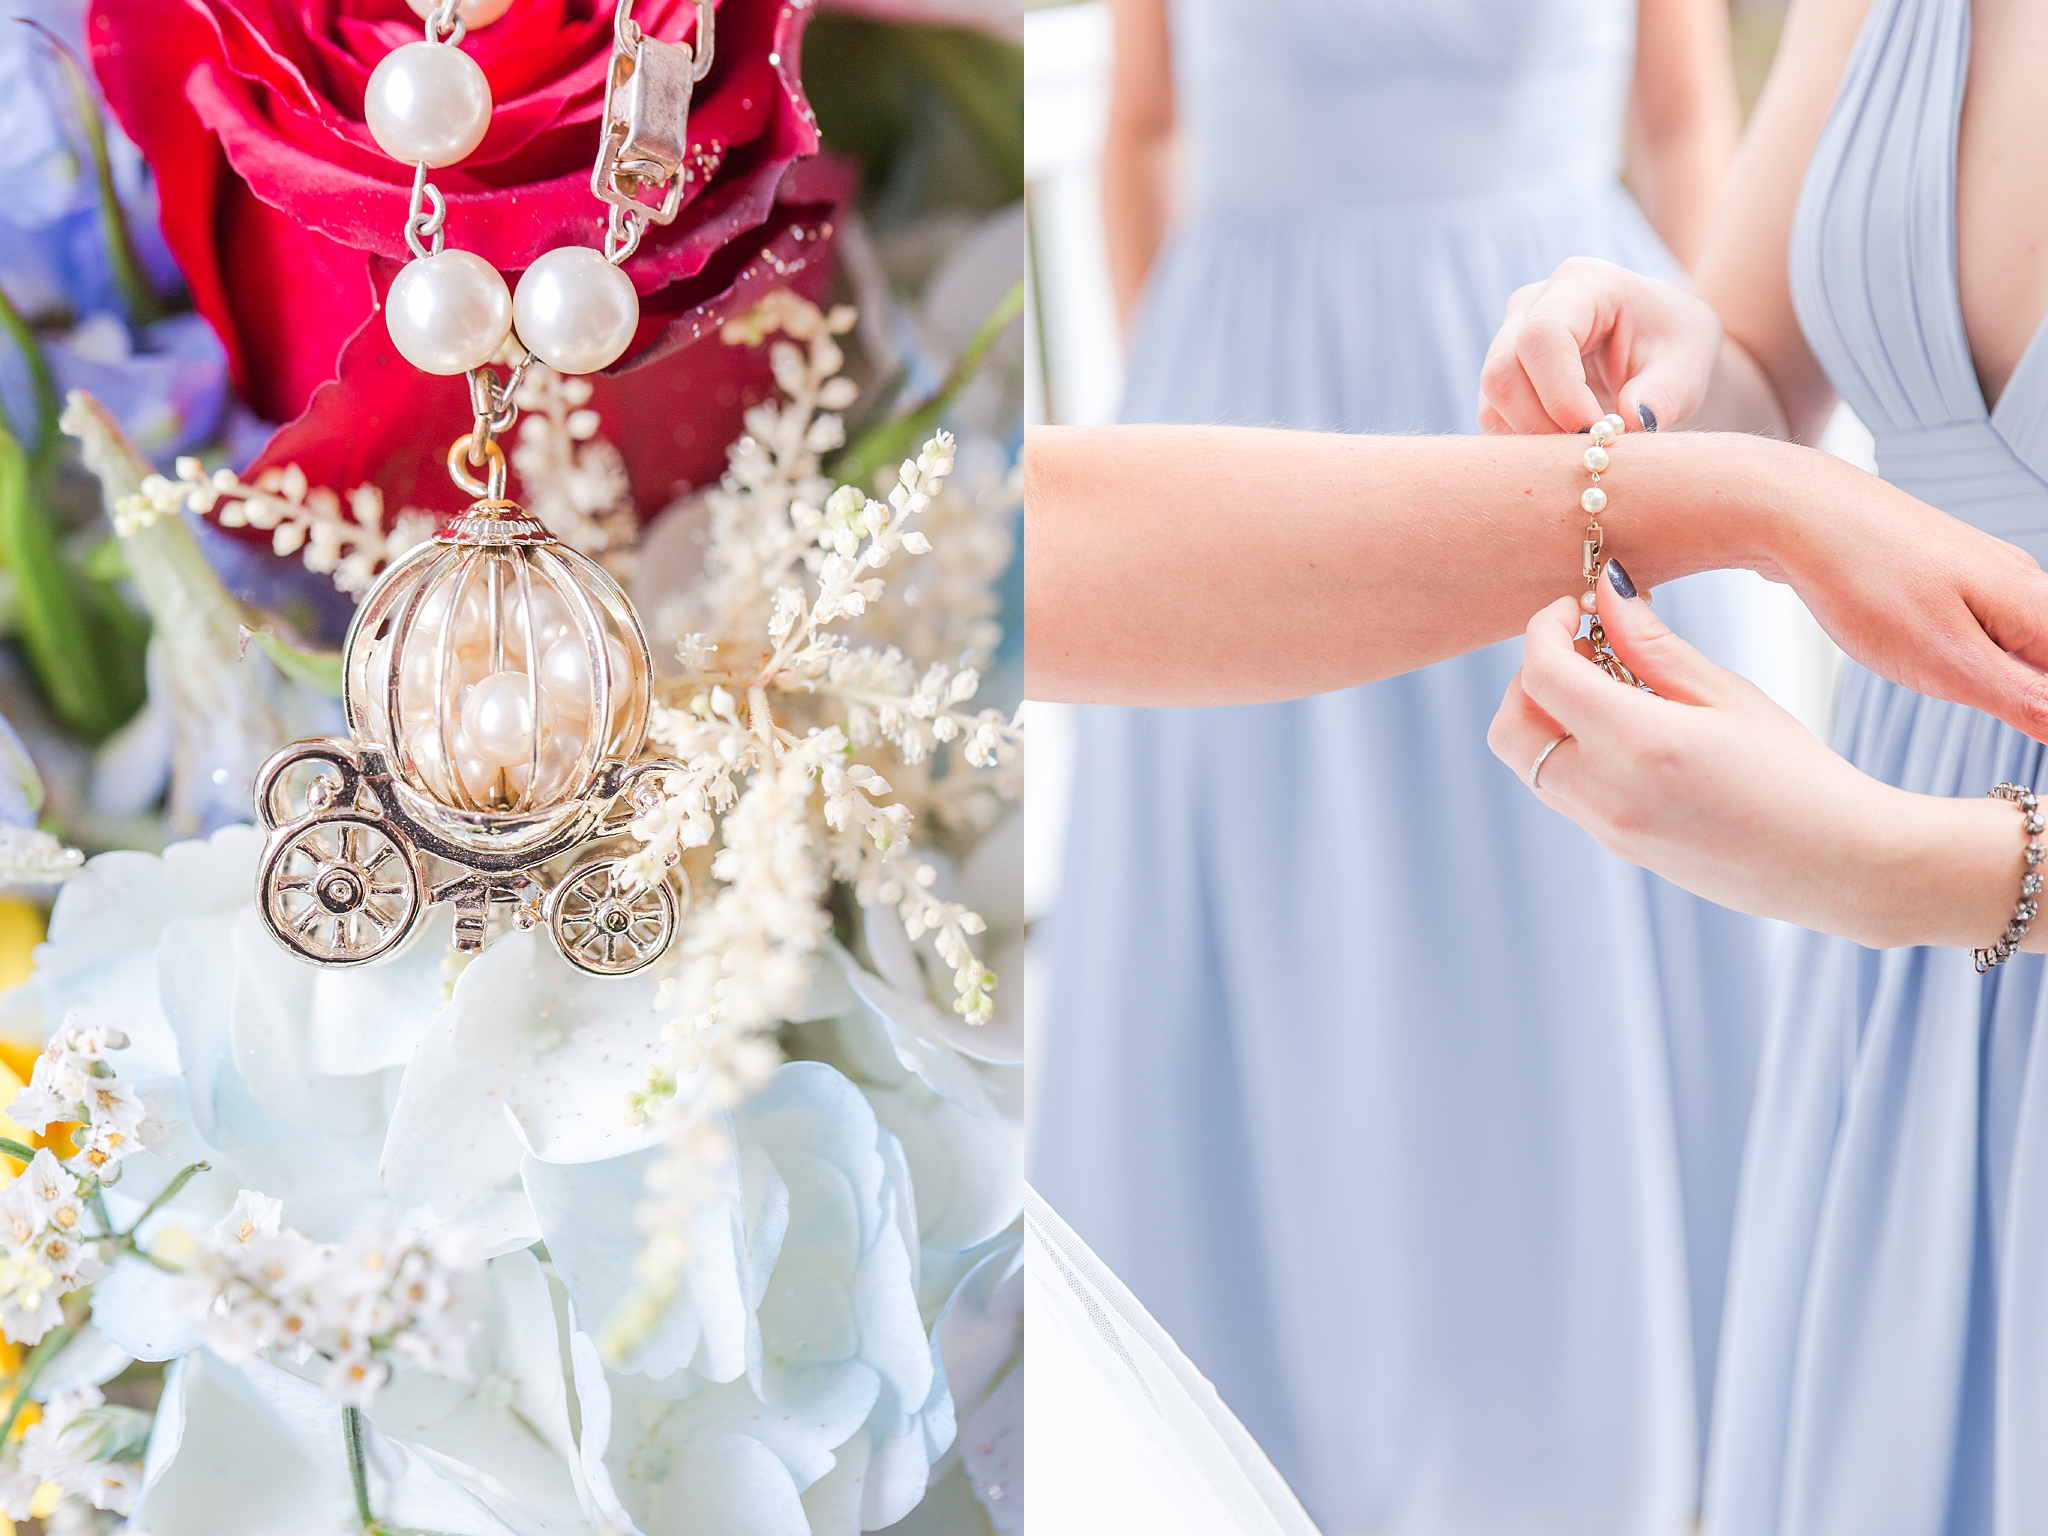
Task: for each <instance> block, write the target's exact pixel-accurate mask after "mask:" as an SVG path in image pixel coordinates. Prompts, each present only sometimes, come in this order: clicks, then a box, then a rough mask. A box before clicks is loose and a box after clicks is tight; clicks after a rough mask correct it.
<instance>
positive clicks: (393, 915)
mask: <svg viewBox="0 0 2048 1536" xmlns="http://www.w3.org/2000/svg"><path fill="white" fill-rule="evenodd" d="M262 891H263V916H264V920H265V921H266V922H267V923H268V924H269V925H270V931H271V932H272V933H273V934H275V935H276V936H277V939H278V942H279V943H281V944H283V945H284V946H285V948H287V949H289V950H292V951H293V952H294V953H296V954H300V955H303V956H304V957H305V958H306V959H308V960H312V961H316V962H318V963H319V964H321V965H361V964H363V963H364V962H365V961H369V960H374V959H376V958H377V957H378V956H379V955H381V954H384V953H386V952H387V951H389V950H391V949H393V948H395V947H396V946H397V945H398V944H399V943H401V942H402V941H403V940H404V938H405V936H406V935H407V934H409V933H410V932H412V928H413V924H414V923H415V922H416V921H418V919H419V915H420V877H419V871H418V870H417V869H416V868H414V866H413V859H412V850H411V849H410V848H409V847H408V846H407V845H406V844H405V842H404V840H403V839H401V838H399V837H398V836H396V835H394V834H393V833H391V832H389V831H386V830H385V828H384V827H383V826H381V825H379V823H378V821H377V819H376V818H375V817H374V816H365V815H347V814H341V815H333V816H322V817H320V818H319V819H318V820H316V821H313V822H311V823H309V824H307V825H306V826H303V827H300V828H299V829H298V830H297V831H295V832H292V833H291V834H290V835H288V836H286V837H284V838H282V839H281V840H280V841H279V842H278V843H277V845H276V846H275V847H274V848H273V849H272V850H271V853H270V856H269V858H267V859H266V860H265V861H264V867H263V885H262Z"/></svg>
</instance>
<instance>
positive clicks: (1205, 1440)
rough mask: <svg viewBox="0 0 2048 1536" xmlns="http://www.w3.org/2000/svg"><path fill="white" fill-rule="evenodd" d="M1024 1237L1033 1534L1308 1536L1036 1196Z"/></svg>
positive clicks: (1118, 1291) (1294, 1511) (1153, 1327)
mask: <svg viewBox="0 0 2048 1536" xmlns="http://www.w3.org/2000/svg"><path fill="white" fill-rule="evenodd" d="M1024 1232H1025V1246H1024V1255H1025V1257H1024V1297H1025V1303H1024V1304H1025V1330H1024V1357H1025V1379H1026V1380H1027V1381H1028V1382H1029V1383H1030V1387H1029V1390H1028V1391H1027V1392H1026V1394H1025V1403H1024V1435H1025V1440H1026V1442H1027V1443H1028V1444H1029V1446H1030V1447H1031V1455H1030V1460H1029V1463H1028V1466H1029V1472H1028V1474H1027V1493H1028V1502H1029V1504H1030V1506H1031V1516H1032V1525H1033V1528H1034V1529H1036V1530H1043V1531H1048V1532H1058V1533H1059V1536H1154V1533H1157V1536H1319V1533H1318V1532H1317V1530H1316V1527H1315V1524H1314V1522H1312V1521H1311V1520H1310V1519H1309V1517H1308V1515H1307V1514H1306V1513H1304V1512H1303V1510H1302V1507H1301V1505H1300V1503H1299V1502H1298V1501H1297V1500H1296V1499H1295V1497H1294V1495H1293V1493H1292V1492H1291V1491H1289V1489H1288V1487H1287V1484H1286V1483H1285V1482H1284V1481H1283V1480H1282V1479H1281V1477H1280V1474H1279V1473H1278V1472H1276V1471H1274V1470H1273V1464H1272V1463H1271V1462H1270V1461H1268V1460H1267V1459H1266V1457H1265V1453H1264V1452H1262V1451H1261V1450H1260V1449H1259V1447H1258V1443H1257V1442H1256V1441H1254V1440H1253V1439H1252V1437H1251V1436H1250V1435H1249V1434H1247V1433H1246V1432H1245V1427H1244V1426H1243V1425H1242V1424H1240V1423H1238V1421H1237V1420H1236V1418H1234V1417H1233V1416H1232V1414H1231V1412H1230V1410H1229V1409H1228V1408H1226V1407H1224V1406H1223V1400H1222V1399H1221V1398H1220V1397H1218V1396H1217V1395H1216V1389H1215V1388H1214V1387H1212V1386H1210V1385H1209V1382H1208V1380H1207V1378H1206V1377H1204V1376H1203V1375H1202V1373H1201V1372H1200V1371H1197V1370H1196V1369H1195V1368H1194V1366H1193V1365H1192V1364H1191V1363H1190V1362H1189V1360H1188V1358H1187V1356H1186V1355H1183V1354H1182V1353H1181V1352H1180V1350H1179V1348H1178V1347H1176V1345H1175V1344H1174V1342H1173V1340H1172V1339H1171V1338H1169V1337H1168V1336H1167V1333H1166V1330H1165V1329H1163V1328H1161V1327H1160V1326H1159V1325H1158V1324H1157V1323H1156V1322H1154V1321H1153V1320H1152V1318H1151V1316H1150V1314H1148V1313H1147V1312H1146V1311H1145V1309H1144V1308H1143V1307H1141V1306H1139V1305H1138V1303H1137V1300H1136V1298H1135V1297H1133V1296H1132V1295H1131V1293H1130V1292H1129V1291H1127V1290H1126V1289H1124V1286H1123V1282H1122V1281H1120V1280H1118V1279H1117V1277H1116V1276H1115V1275H1113V1274H1111V1273H1110V1271H1109V1270H1108V1269H1107V1268H1106V1267H1104V1265H1103V1263H1102V1261H1101V1260H1100V1259H1098V1258H1096V1257H1095V1255H1094V1254H1093V1253H1091V1252H1089V1250H1088V1247H1087V1245H1086V1244H1085V1243H1083V1242H1082V1241H1081V1239H1080V1238H1078V1237H1076V1236H1075V1235H1074V1233H1073V1231H1072V1230H1071V1229H1070V1228H1069V1227H1068V1226H1067V1224H1066V1223H1065V1222H1063V1221H1061V1220H1060V1218H1059V1216H1058V1215H1057V1214H1056V1213H1055V1212H1054V1211H1053V1209H1052V1207H1051V1206H1049V1205H1047V1204H1046V1203H1045V1201H1044V1199H1043V1198H1041V1197H1040V1196H1039V1194H1038V1192H1037V1191H1036V1190H1027V1191H1026V1193H1025V1202H1024Z"/></svg>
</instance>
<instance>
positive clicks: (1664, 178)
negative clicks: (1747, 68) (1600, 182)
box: [1629, 0, 1742, 270]
mask: <svg viewBox="0 0 2048 1536" xmlns="http://www.w3.org/2000/svg"><path fill="white" fill-rule="evenodd" d="M1629 115H1630V119H1631V123H1632V126H1633V127H1634V129H1635V143H1636V153H1635V154H1634V155H1632V156H1631V158H1632V160H1633V161H1634V164H1633V166H1632V168H1631V170H1630V174H1629V182H1630V185H1631V186H1632V187H1633V188H1634V190H1635V192H1636V198H1637V201H1638V202H1640V203H1641V204H1642V208H1643V213H1644V214H1645V215H1646V216H1647V217H1648V219H1649V221H1650V225H1651V227H1652V228H1653V229H1655V230H1656V231H1657V233H1658V235H1659V236H1660V237H1661V238H1662V239H1663V241H1664V243H1665V244H1666V245H1667V246H1669V247H1670V248H1671V252H1672V254H1673V255H1675V256H1676V257H1677V258H1678V259H1679V260H1680V261H1681V262H1683V263H1684V264H1685V266H1686V268H1687V269H1688V270H1690V269H1691V268H1692V267H1693V266H1694V265H1695V264H1696V263H1697V262H1698V261H1699V258H1700V253H1701V252H1702V250H1703V249H1704V248H1705V246H1706V243H1707V231H1708V229H1709V227H1710V226H1711V224H1712V222H1713V217H1714V210H1715V208H1716V207H1717V206H1719V204H1720V201H1721V188H1722V185H1723V184H1724V183H1725V182H1726V180H1727V177H1728V163H1729V161H1730V160H1731V159H1732V158H1733V157H1734V154H1735V140H1736V137H1737V135H1738V134H1739V133H1740V131H1741V127H1742V120H1741V114H1740V112H1739V111H1738V109H1737V105H1736V99H1735V70H1734V65H1733V63H1732V61H1731V58H1730V47H1729V26H1728V7H1727V5H1726V4H1725V3H1724V0H1643V3H1642V4H1641V6H1640V7H1639V8H1638V13H1637V22H1636V67H1635V81H1634V88H1633V91H1632V93H1631V98H1630V114H1629Z"/></svg>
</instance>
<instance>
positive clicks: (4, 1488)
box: [0, 1386, 151, 1520]
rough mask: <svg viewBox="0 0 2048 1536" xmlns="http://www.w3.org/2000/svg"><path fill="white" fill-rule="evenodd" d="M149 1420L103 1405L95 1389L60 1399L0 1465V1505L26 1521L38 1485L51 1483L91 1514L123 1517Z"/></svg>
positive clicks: (134, 1490)
mask: <svg viewBox="0 0 2048 1536" xmlns="http://www.w3.org/2000/svg"><path fill="white" fill-rule="evenodd" d="M150 1417H151V1416H150V1415H149V1414H147V1413H145V1412H144V1411H143V1410H141V1409H140V1408H128V1407H123V1406H120V1405H118V1404H109V1403H107V1401H106V1400H105V1399H104V1398H103V1397H101V1395H100V1392H99V1389H98V1388H96V1387H91V1386H87V1387H83V1388H80V1389H79V1390H78V1391H76V1392H62V1393H58V1394H57V1395H56V1396H54V1397H52V1398H51V1399H50V1400H49V1401H48V1402H47V1403H45V1404H44V1405H43V1413H42V1417H41V1418H40V1419H39V1420H37V1421H36V1422H35V1423H34V1424H31V1425H30V1426H29V1427H28V1431H27V1433H25V1434H24V1435H23V1436H22V1439H21V1444H20V1446H19V1447H18V1448H15V1449H13V1450H10V1451H9V1453H8V1455H7V1456H6V1457H5V1458H4V1460H0V1503H4V1505H5V1506H6V1510H7V1513H8V1515H10V1516H11V1517H12V1518H14V1519H16V1520H21V1519H25V1518H26V1517H27V1516H28V1514H29V1513H30V1507H31V1505H32V1504H33V1503H34V1501H35V1497H36V1494H37V1492H38V1490H39V1489H40V1487H41V1485H42V1484H44V1483H54V1484H55V1485H56V1486H57V1488H58V1490H59V1491H60V1492H61V1493H63V1494H64V1495H66V1496H67V1497H70V1498H75V1499H83V1500H85V1502H86V1503H88V1504H90V1505H91V1506H92V1507H93V1508H94V1509H105V1510H111V1511H113V1512H114V1513H115V1514H117V1515H125V1514H127V1513H128V1512H129V1511H130V1510H131V1509H133V1508H134V1507H135V1499H136V1495H137V1494H138V1493H139V1492H140V1491H141V1488H142V1455H143V1450H144V1448H145V1447H146V1446H147V1445H148V1443H149V1428H150Z"/></svg>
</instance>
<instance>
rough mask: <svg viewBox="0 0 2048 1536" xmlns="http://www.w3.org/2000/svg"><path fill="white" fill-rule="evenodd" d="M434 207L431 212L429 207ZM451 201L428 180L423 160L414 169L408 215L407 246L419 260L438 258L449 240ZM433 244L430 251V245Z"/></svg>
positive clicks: (406, 221) (406, 223)
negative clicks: (447, 230)
mask: <svg viewBox="0 0 2048 1536" xmlns="http://www.w3.org/2000/svg"><path fill="white" fill-rule="evenodd" d="M428 203H431V204H433V208H432V211H431V212H430V211H428V210H427V209H426V207H425V206H424V205H425V204H428ZM447 223H448V199H447V198H445V197H443V196H442V195H441V189H440V188H439V187H437V186H435V185H434V184H433V183H432V182H431V181H429V180H427V162H426V161H424V160H422V161H420V163H419V164H418V165H415V166H414V167H413V169H412V206H411V207H410V208H408V209H407V210H406V215H405V243H406V244H407V245H409V246H411V247H412V253H413V255H415V256H418V257H421V258H423V259H424V258H425V257H427V256H438V255H440V254H441V247H442V245H443V244H444V243H445V242H446V240H447V238H448V237H447V232H446V225H447ZM428 241H431V242H433V243H432V248H431V249H430V248H429V247H428V245H427V244H426V242H428Z"/></svg>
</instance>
